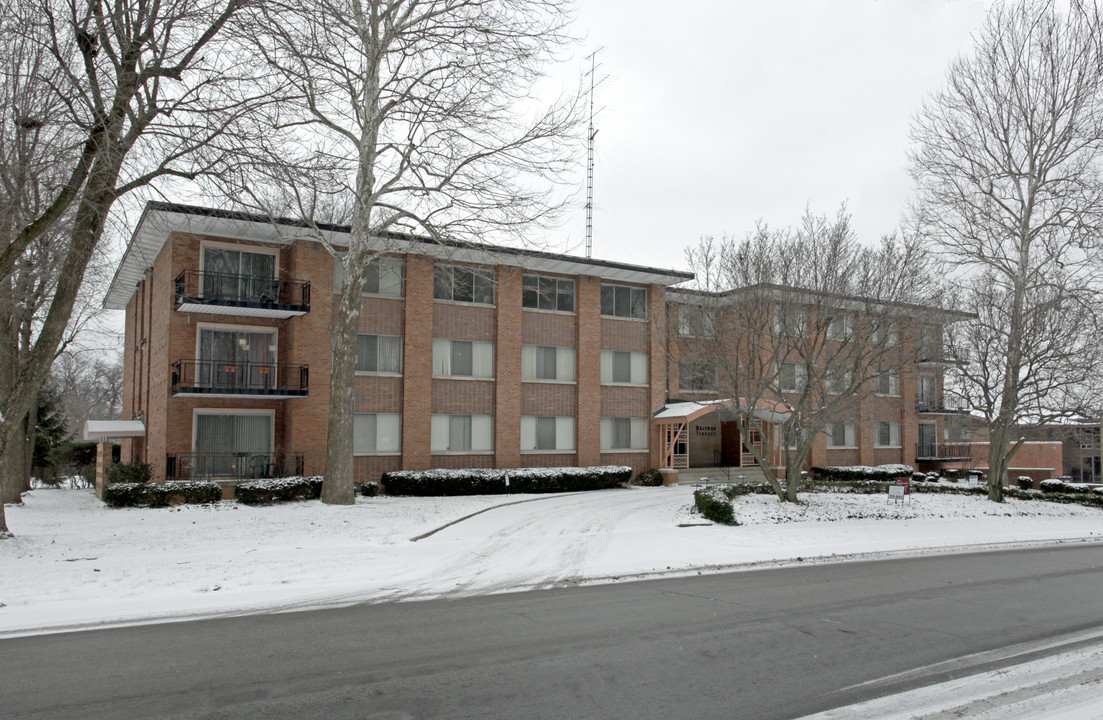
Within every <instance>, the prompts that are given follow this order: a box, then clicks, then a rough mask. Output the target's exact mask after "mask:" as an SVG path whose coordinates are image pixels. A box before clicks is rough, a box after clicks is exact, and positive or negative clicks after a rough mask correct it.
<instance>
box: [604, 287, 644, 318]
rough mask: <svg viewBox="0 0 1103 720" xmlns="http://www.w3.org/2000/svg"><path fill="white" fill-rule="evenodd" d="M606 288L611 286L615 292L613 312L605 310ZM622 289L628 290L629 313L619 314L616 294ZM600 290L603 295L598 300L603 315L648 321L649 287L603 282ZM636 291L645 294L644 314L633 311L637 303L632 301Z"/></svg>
mask: <svg viewBox="0 0 1103 720" xmlns="http://www.w3.org/2000/svg"><path fill="white" fill-rule="evenodd" d="M606 288H610V289H611V292H612V293H613V307H612V312H611V313H607V312H605V310H606V306H605V289H606ZM621 290H623V291H626V292H628V314H627V315H620V314H617V311H616V309H617V308H616V306H617V303H616V294H617V292H620V291H621ZM600 292H601V296H600V297H599V298H598V302H599V303H600V311H601V316H602V317H607V318H616V319H618V320H640V321H646V320H647V302H648V297H647V288H641V287H635V286H632V285H618V284H616V283H602V284H601V291H600ZM635 293H642V294H643V314H642V315H636V314H634V313H633V312H632V308H633V307H634V306H635V303H633V302H632V298H633V296H634V294H635Z"/></svg>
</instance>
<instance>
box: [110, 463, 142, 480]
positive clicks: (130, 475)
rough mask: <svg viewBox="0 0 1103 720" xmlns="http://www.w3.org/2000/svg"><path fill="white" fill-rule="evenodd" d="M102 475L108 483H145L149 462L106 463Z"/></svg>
mask: <svg viewBox="0 0 1103 720" xmlns="http://www.w3.org/2000/svg"><path fill="white" fill-rule="evenodd" d="M104 476H105V477H106V478H107V482H109V483H147V482H149V478H150V466H149V463H128V464H116V465H108V466H107V467H106V468H104Z"/></svg>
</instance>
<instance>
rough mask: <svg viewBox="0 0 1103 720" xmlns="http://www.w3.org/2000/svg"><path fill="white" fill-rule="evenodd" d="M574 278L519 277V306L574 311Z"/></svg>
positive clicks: (532, 308)
mask: <svg viewBox="0 0 1103 720" xmlns="http://www.w3.org/2000/svg"><path fill="white" fill-rule="evenodd" d="M574 297H575V294H574V280H571V279H569V278H555V277H546V276H544V275H525V276H524V277H522V278H521V307H523V308H528V309H530V310H556V311H558V312H574V307H575V305H574Z"/></svg>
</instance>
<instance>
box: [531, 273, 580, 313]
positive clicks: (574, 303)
mask: <svg viewBox="0 0 1103 720" xmlns="http://www.w3.org/2000/svg"><path fill="white" fill-rule="evenodd" d="M533 279H534V280H536V283H537V288H536V298H537V300H536V307H533V306H532V305H526V304H525V292H526V291H525V281H526V280H533ZM542 280H543V281H549V280H550V281H552V282H554V283H555V293H554V295H555V303H554V304H555V307H554V308H542V307H540V298H541V294H540V288H539V284H540V281H542ZM560 283H570V285H571V309H569V310H563V309H562V308H560V307H559V298H560V296H561V295H562V294H563V293H561V292H560V289H559V288H560ZM521 308H522V309H523V310H532V311H534V312H548V313H562V314H564V315H574V314H576V313H577V311H578V283H576V282H575V280H574V278H564V277H555V276H552V275H536V274H531V273H526V274H525V275H522V276H521Z"/></svg>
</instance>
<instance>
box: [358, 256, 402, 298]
mask: <svg viewBox="0 0 1103 720" xmlns="http://www.w3.org/2000/svg"><path fill="white" fill-rule="evenodd" d="M404 265H405V263H404V262H403V260H402V258H397V257H377V258H373V259H372V261H371V262H369V263H368V265H367V267H366V268H364V287H363V288H362V289H361V291H360V292H362V293H364V294H365V295H381V296H382V297H389V298H400V297H402V270H403V266H404Z"/></svg>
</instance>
